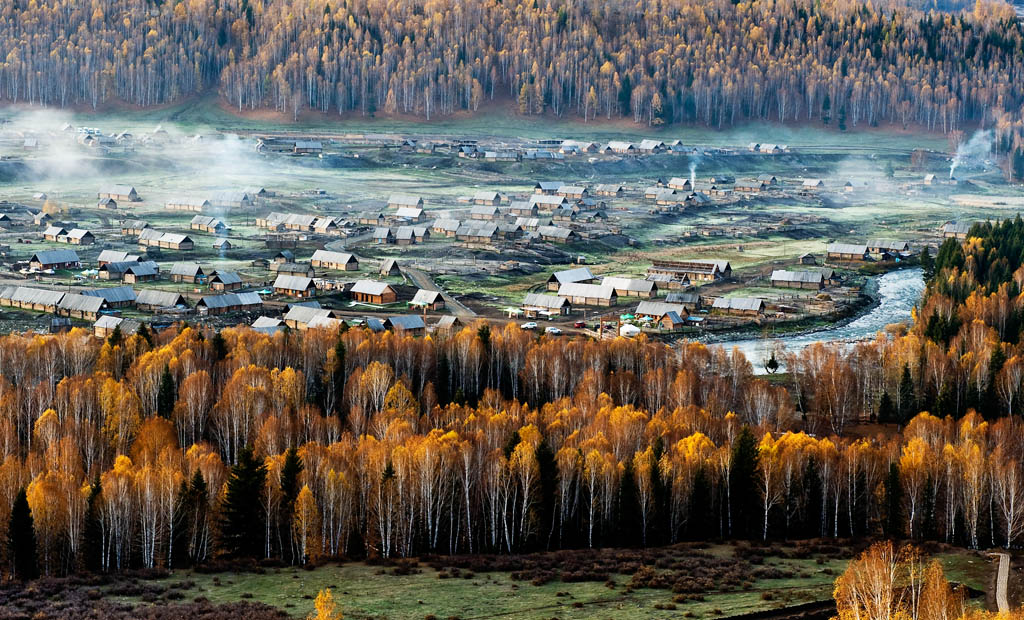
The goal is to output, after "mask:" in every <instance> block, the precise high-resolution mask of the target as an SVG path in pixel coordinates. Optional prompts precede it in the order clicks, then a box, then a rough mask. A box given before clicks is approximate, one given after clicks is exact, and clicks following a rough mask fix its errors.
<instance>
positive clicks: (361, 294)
mask: <svg viewBox="0 0 1024 620" xmlns="http://www.w3.org/2000/svg"><path fill="white" fill-rule="evenodd" d="M348 293H349V295H350V296H351V297H352V299H353V300H355V301H358V302H360V303H368V304H378V305H383V304H392V303H395V302H396V301H398V293H396V292H395V289H393V288H392V287H391V285H390V284H388V283H387V282H375V281H373V280H359V281H357V282H356V283H355V284H353V285H352V288H350V289H349V291H348Z"/></svg>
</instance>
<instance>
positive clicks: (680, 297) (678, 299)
mask: <svg viewBox="0 0 1024 620" xmlns="http://www.w3.org/2000/svg"><path fill="white" fill-rule="evenodd" d="M665 301H666V302H667V303H670V304H699V303H700V294H699V293H669V294H668V295H665Z"/></svg>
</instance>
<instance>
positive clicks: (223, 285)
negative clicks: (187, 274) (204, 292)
mask: <svg viewBox="0 0 1024 620" xmlns="http://www.w3.org/2000/svg"><path fill="white" fill-rule="evenodd" d="M208 284H209V286H210V289H212V290H214V291H234V290H237V289H240V288H242V277H241V276H239V275H238V274H237V273H235V272H234V271H221V270H219V269H218V270H217V271H214V272H213V275H211V276H210V279H209V280H208Z"/></svg>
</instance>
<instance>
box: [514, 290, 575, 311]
mask: <svg viewBox="0 0 1024 620" xmlns="http://www.w3.org/2000/svg"><path fill="white" fill-rule="evenodd" d="M568 303H569V300H568V299H566V298H565V297H559V296H558V295H544V294H543V293H527V294H526V297H524V298H523V306H524V307H530V308H551V309H554V310H557V309H560V308H561V307H562V306H564V305H566V304H568Z"/></svg>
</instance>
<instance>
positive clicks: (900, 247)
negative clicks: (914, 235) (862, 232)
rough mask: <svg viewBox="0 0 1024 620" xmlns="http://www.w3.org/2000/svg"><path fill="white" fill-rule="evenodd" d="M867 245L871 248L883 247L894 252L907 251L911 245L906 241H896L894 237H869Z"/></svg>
mask: <svg viewBox="0 0 1024 620" xmlns="http://www.w3.org/2000/svg"><path fill="white" fill-rule="evenodd" d="M867 245H868V247H869V248H882V249H885V250H891V251H893V252H905V251H906V250H907V249H908V248H909V247H910V244H909V243H907V242H906V241H896V240H894V239H868V244H867Z"/></svg>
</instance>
